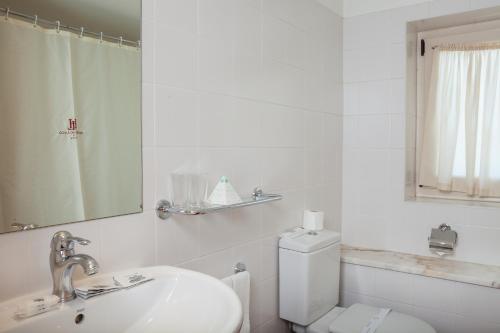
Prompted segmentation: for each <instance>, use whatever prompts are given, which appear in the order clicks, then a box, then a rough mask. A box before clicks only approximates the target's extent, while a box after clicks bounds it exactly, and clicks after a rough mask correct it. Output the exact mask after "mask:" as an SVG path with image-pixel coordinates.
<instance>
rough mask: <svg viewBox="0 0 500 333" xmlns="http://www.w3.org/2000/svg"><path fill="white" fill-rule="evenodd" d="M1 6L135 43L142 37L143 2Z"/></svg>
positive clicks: (67, 0)
mask: <svg viewBox="0 0 500 333" xmlns="http://www.w3.org/2000/svg"><path fill="white" fill-rule="evenodd" d="M0 7H4V8H5V7H9V8H10V9H12V10H15V11H18V12H22V13H23V14H28V15H35V14H36V15H38V17H40V18H43V19H46V20H49V21H57V20H60V21H61V23H63V24H65V25H71V26H75V27H82V26H83V27H85V28H86V29H88V30H90V31H94V32H101V31H102V32H104V33H105V34H106V35H111V36H117V37H118V36H123V38H125V39H128V40H133V41H135V40H139V39H140V35H141V34H140V31H141V0H0Z"/></svg>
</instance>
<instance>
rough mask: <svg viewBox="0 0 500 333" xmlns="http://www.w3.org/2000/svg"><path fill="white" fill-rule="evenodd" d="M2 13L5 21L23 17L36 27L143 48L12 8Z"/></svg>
mask: <svg viewBox="0 0 500 333" xmlns="http://www.w3.org/2000/svg"><path fill="white" fill-rule="evenodd" d="M0 12H4V13H5V15H4V17H5V19H8V18H9V16H10V15H12V16H17V17H21V18H23V19H25V20H30V21H32V22H33V24H34V25H38V24H39V23H42V24H44V25H48V26H51V27H55V28H56V29H64V30H68V31H71V32H77V33H78V34H79V35H80V36H84V35H87V36H92V37H96V38H97V39H100V40H106V41H113V42H117V43H118V44H120V45H129V46H135V47H137V48H140V47H141V41H140V40H138V41H136V42H134V41H131V40H128V39H124V38H123V37H114V36H109V35H105V34H104V33H102V32H99V33H97V32H93V31H89V30H85V28H84V27H80V28H77V27H72V26H69V25H64V24H62V23H61V21H55V22H52V21H48V20H44V19H41V18H38V15H34V16H31V15H27V14H23V13H20V12H16V11H14V10H11V9H10V8H1V7H0Z"/></svg>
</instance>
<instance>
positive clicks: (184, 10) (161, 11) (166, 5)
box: [150, 0, 197, 33]
mask: <svg viewBox="0 0 500 333" xmlns="http://www.w3.org/2000/svg"><path fill="white" fill-rule="evenodd" d="M150 1H151V0H150ZM196 11H197V4H196V0H161V1H156V11H155V12H156V20H157V21H158V22H162V23H163V24H166V25H168V27H169V28H172V29H174V30H179V31H184V32H190V33H196V32H197V15H196Z"/></svg>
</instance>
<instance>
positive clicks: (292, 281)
mask: <svg viewBox="0 0 500 333" xmlns="http://www.w3.org/2000/svg"><path fill="white" fill-rule="evenodd" d="M339 272H340V234H339V233H336V232H333V231H329V230H321V231H316V232H309V231H307V230H304V229H299V230H297V231H293V232H287V233H284V234H283V235H281V239H280V241H279V279H280V281H279V282H280V284H279V292H280V305H279V306H280V317H281V318H282V319H285V320H287V321H290V322H291V323H292V324H293V330H294V332H297V333H362V332H376V333H436V331H435V330H434V329H433V328H432V327H431V326H430V325H429V324H427V323H426V322H424V321H422V320H420V319H417V318H415V317H412V316H409V315H405V314H402V313H398V312H395V311H390V312H389V313H386V312H384V310H383V309H380V308H376V307H372V306H368V305H363V304H354V305H352V306H350V307H349V308H347V309H346V308H342V307H338V306H337V304H338V301H339V281H340V275H339ZM367 325H368V327H369V328H370V330H366V329H365V331H363V329H364V328H365V327H366V326H367Z"/></svg>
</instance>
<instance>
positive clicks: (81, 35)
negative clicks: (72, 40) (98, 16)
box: [80, 27, 85, 38]
mask: <svg viewBox="0 0 500 333" xmlns="http://www.w3.org/2000/svg"><path fill="white" fill-rule="evenodd" d="M84 31H85V28H84V27H80V38H82V37H83V33H84Z"/></svg>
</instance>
